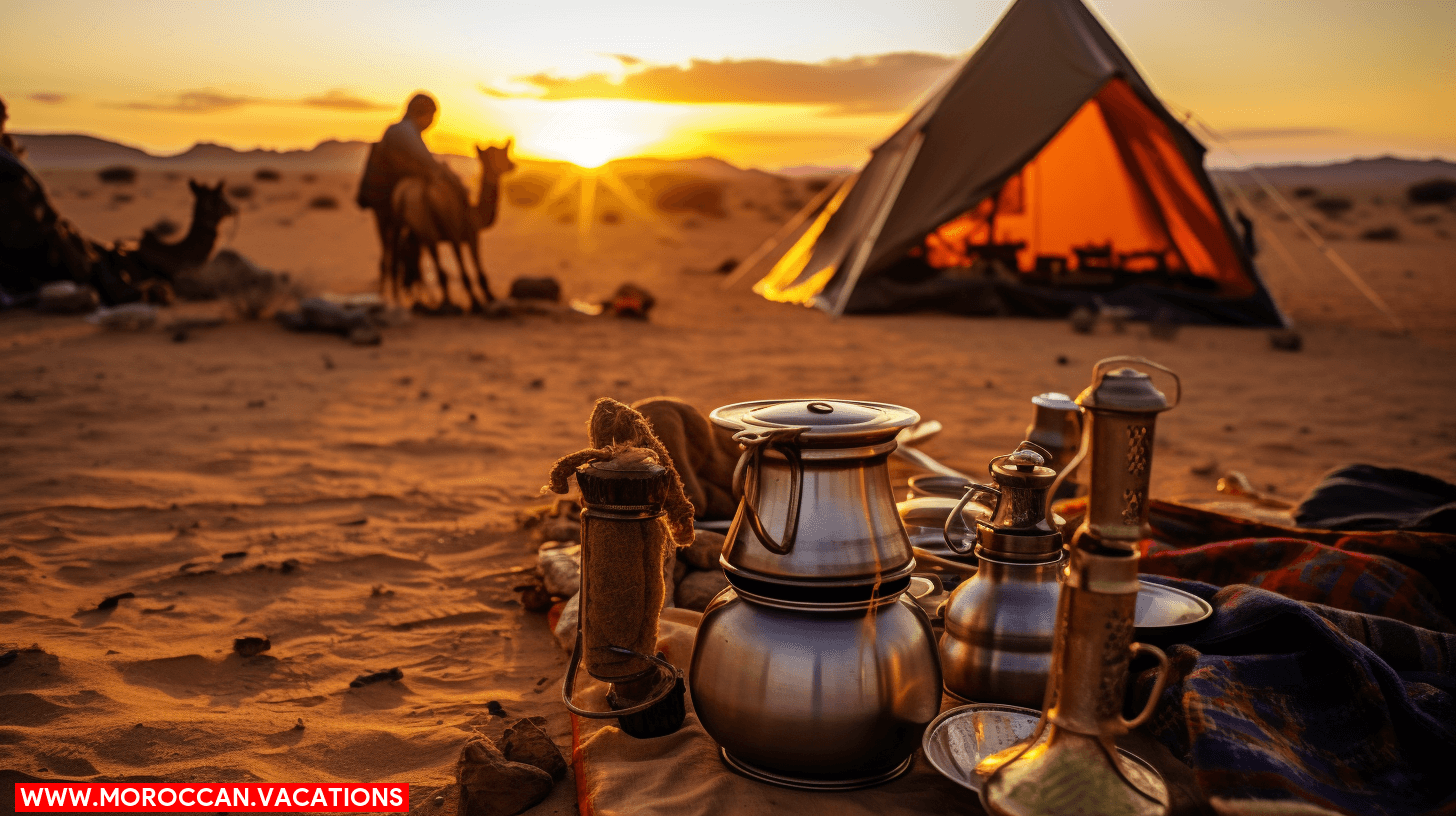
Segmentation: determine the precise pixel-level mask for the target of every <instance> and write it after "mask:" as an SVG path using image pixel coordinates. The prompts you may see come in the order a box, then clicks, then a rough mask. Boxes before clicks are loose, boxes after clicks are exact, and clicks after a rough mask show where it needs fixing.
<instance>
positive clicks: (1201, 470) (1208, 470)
mask: <svg viewBox="0 0 1456 816" xmlns="http://www.w3.org/2000/svg"><path fill="white" fill-rule="evenodd" d="M1216 470H1218V462H1216V461H1214V460H1213V459H1204V460H1203V461H1201V462H1199V463H1198V464H1196V465H1194V466H1192V467H1190V468H1188V472H1189V473H1192V474H1193V475H1194V476H1209V475H1211V474H1212V473H1213V472H1214V471H1216Z"/></svg>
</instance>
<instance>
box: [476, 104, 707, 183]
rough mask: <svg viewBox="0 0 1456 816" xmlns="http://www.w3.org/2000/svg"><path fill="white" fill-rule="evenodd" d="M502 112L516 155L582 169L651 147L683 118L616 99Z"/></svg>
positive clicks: (515, 107) (526, 106)
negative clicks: (516, 145)
mask: <svg viewBox="0 0 1456 816" xmlns="http://www.w3.org/2000/svg"><path fill="white" fill-rule="evenodd" d="M502 107H503V108H505V110H504V111H503V112H504V113H506V117H507V118H508V119H509V120H510V121H509V123H508V125H507V127H509V128H511V129H512V130H513V131H514V132H515V133H517V134H518V138H517V142H518V143H519V144H520V145H521V150H522V152H524V153H529V154H531V155H534V156H537V157H539V158H543V159H558V160H562V161H569V162H571V163H572V164H575V165H577V166H578V167H583V168H588V169H589V168H594V167H601V166H602V165H603V164H606V163H607V162H609V161H612V160H613V159H620V158H626V157H628V156H631V155H633V154H634V153H636V152H638V151H641V150H642V149H643V148H646V147H649V146H652V145H654V144H655V143H657V142H659V141H661V140H662V139H663V138H664V137H666V136H667V134H668V133H669V132H670V131H671V130H672V128H673V125H675V124H677V123H678V121H679V120H681V119H682V118H683V115H684V114H683V112H682V111H681V110H677V109H676V107H677V106H671V105H661V104H654V103H648V102H628V101H623V100H616V99H573V100H562V101H551V102H546V101H539V100H526V101H521V102H517V103H515V104H512V105H503V106H502Z"/></svg>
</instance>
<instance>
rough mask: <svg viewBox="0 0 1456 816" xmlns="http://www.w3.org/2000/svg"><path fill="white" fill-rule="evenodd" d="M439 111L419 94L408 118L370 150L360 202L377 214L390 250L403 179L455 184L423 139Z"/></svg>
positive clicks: (408, 107) (426, 96) (427, 97)
mask: <svg viewBox="0 0 1456 816" xmlns="http://www.w3.org/2000/svg"><path fill="white" fill-rule="evenodd" d="M438 110H439V105H437V104H436V103H435V100H434V98H433V97H431V96H430V95H429V94H426V93H417V94H415V95H414V96H413V97H411V98H410V101H409V104H408V105H406V106H405V110H404V118H403V119H400V120H399V121H398V122H395V123H394V124H392V125H390V126H389V127H388V128H386V129H385V131H384V136H383V137H381V138H380V140H379V141H378V142H377V143H376V144H374V145H373V146H372V147H370V148H369V159H368V161H367V162H365V165H364V177H363V178H362V179H360V182H359V195H358V197H357V199H356V202H357V203H358V204H359V206H360V207H363V208H365V209H369V210H373V211H374V225H375V227H377V228H378V230H379V240H380V242H381V244H382V245H383V246H384V247H385V249H386V250H387V249H388V247H389V242H390V238H391V236H390V229H391V227H392V225H393V223H394V213H393V207H392V203H391V202H392V199H393V196H394V186H395V185H396V184H398V183H399V181H400V179H403V178H406V177H408V176H417V177H419V178H422V179H424V180H425V181H435V180H440V181H444V182H446V183H450V182H451V181H452V179H451V178H450V175H449V173H450V171H449V170H448V169H447V168H446V167H445V165H444V164H442V163H440V162H437V161H436V160H435V157H434V155H433V154H432V153H430V149H429V148H428V147H425V140H424V138H422V134H423V133H424V132H425V131H426V130H428V129H429V128H430V126H431V125H433V124H434V123H435V114H436V112H437V111H438Z"/></svg>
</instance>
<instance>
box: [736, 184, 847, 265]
mask: <svg viewBox="0 0 1456 816" xmlns="http://www.w3.org/2000/svg"><path fill="white" fill-rule="evenodd" d="M849 177H850V176H844V177H841V178H838V179H835V180H834V181H833V182H831V183H829V184H826V185H825V186H824V189H822V190H820V191H819V192H818V193H815V194H814V198H813V199H811V200H810V201H809V203H808V204H805V205H804V206H803V207H802V208H801V209H800V210H799V211H798V212H797V213H795V214H794V217H793V218H790V219H789V220H788V221H786V222H785V223H784V225H783V226H782V227H779V230H778V232H775V233H774V234H773V235H771V236H769V237H768V238H767V239H766V240H765V241H764V242H763V243H761V244H759V245H758V249H755V250H754V251H753V254H752V255H749V256H748V257H747V258H744V259H743V263H740V264H739V265H738V268H737V269H735V270H733V274H732V275H729V276H728V277H727V278H726V279H725V280H724V281H723V282H722V283H720V284H718V288H719V289H730V288H732V287H733V284H735V283H737V282H739V281H740V280H743V278H744V276H745V275H747V274H748V273H749V272H750V271H751V270H752V269H753V268H754V267H755V266H758V265H759V264H760V263H762V262H763V259H764V258H767V257H768V256H769V255H772V254H773V251H774V250H776V249H778V248H779V247H781V246H783V245H784V244H785V243H787V242H788V238H789V236H790V235H793V234H794V233H795V232H797V231H798V229H799V227H802V226H803V225H804V222H805V221H808V220H809V219H810V218H812V217H813V215H814V213H816V212H819V210H820V209H821V208H822V207H823V206H824V202H826V201H828V200H829V197H830V196H832V195H834V193H835V191H837V190H838V189H839V188H840V186H841V185H843V184H844V181H845V179H847V178H849Z"/></svg>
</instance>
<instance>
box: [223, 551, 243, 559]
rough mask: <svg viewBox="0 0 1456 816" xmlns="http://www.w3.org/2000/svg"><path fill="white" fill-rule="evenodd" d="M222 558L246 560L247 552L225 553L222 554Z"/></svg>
mask: <svg viewBox="0 0 1456 816" xmlns="http://www.w3.org/2000/svg"><path fill="white" fill-rule="evenodd" d="M222 557H223V558H247V557H248V551H247V550H238V551H237V552H225V553H223V554H222Z"/></svg>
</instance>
